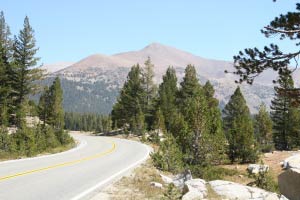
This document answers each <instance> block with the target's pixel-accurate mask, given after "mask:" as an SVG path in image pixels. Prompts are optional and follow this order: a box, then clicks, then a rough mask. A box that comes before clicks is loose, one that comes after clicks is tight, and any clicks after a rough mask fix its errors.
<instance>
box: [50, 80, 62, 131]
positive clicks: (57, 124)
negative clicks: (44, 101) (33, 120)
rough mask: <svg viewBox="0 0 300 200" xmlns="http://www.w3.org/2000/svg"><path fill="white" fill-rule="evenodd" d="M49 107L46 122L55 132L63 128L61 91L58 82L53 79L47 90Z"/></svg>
mask: <svg viewBox="0 0 300 200" xmlns="http://www.w3.org/2000/svg"><path fill="white" fill-rule="evenodd" d="M48 98H49V101H50V104H49V105H46V106H49V110H50V112H49V113H48V119H46V122H47V123H48V124H49V125H51V126H53V128H54V129H56V130H61V129H63V128H64V110H63V108H62V101H63V91H62V89H61V85H60V80H59V78H58V77H56V78H55V80H54V82H53V84H52V85H51V87H50V88H49V96H48Z"/></svg>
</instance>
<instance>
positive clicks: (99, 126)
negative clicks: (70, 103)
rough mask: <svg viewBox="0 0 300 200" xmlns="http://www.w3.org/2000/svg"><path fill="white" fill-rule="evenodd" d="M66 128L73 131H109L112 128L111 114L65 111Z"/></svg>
mask: <svg viewBox="0 0 300 200" xmlns="http://www.w3.org/2000/svg"><path fill="white" fill-rule="evenodd" d="M64 119H65V129H67V130H73V131H92V132H95V133H107V132H110V131H111V129H112V123H111V118H110V116H104V115H99V114H93V113H85V114H81V113H73V112H71V113H68V112H67V113H65V116H64Z"/></svg>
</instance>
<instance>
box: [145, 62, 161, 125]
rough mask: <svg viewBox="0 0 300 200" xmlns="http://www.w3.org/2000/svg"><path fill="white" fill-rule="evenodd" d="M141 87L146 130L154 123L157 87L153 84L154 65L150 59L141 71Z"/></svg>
mask: <svg viewBox="0 0 300 200" xmlns="http://www.w3.org/2000/svg"><path fill="white" fill-rule="evenodd" d="M142 75H143V85H144V90H145V102H144V115H145V120H146V123H147V126H148V129H149V128H151V126H152V125H153V123H154V118H155V107H154V103H155V102H154V99H155V97H156V94H157V86H156V84H155V83H154V80H153V79H154V65H153V64H152V62H151V59H150V57H148V59H147V60H146V61H145V67H144V68H143V71H142Z"/></svg>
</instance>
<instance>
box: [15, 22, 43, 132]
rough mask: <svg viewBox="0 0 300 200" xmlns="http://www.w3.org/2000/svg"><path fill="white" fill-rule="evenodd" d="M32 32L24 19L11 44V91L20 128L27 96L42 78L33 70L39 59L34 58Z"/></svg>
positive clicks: (33, 90)
mask: <svg viewBox="0 0 300 200" xmlns="http://www.w3.org/2000/svg"><path fill="white" fill-rule="evenodd" d="M35 43H36V41H35V38H34V30H33V29H32V27H31V26H30V24H29V19H28V17H25V20H24V25H23V29H22V30H21V31H20V33H19V35H18V37H15V38H14V43H13V63H12V66H13V67H12V71H13V73H12V83H11V86H12V90H13V91H14V92H13V94H12V95H13V96H14V97H15V98H14V99H15V102H14V104H15V105H16V112H17V115H16V116H17V119H16V123H17V126H18V127H20V126H21V123H22V122H21V121H22V119H23V118H24V117H25V114H23V112H24V108H23V106H24V102H25V101H26V99H27V98H28V95H29V94H31V93H32V92H35V91H36V89H37V85H36V83H35V81H36V80H39V79H40V78H41V77H42V72H41V70H40V69H37V68H33V67H35V66H36V64H37V61H38V60H39V58H36V57H35V54H36V52H37V50H38V48H36V45H35Z"/></svg>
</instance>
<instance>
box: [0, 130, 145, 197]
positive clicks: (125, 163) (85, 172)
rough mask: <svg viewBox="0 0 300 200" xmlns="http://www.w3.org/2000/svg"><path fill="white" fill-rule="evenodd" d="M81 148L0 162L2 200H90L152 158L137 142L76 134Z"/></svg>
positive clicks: (0, 194) (0, 192)
mask: <svg viewBox="0 0 300 200" xmlns="http://www.w3.org/2000/svg"><path fill="white" fill-rule="evenodd" d="M73 136H74V137H75V139H76V140H78V141H80V145H79V147H78V148H75V149H72V150H70V151H67V152H63V153H60V154H54V155H50V156H45V157H37V158H33V159H31V158H30V159H25V160H17V161H8V162H0V200H18V199H20V200H27V199H28V200H35V199H37V200H48V199H49V200H56V199H57V200H63V199H67V200H77V199H88V198H89V197H91V196H92V194H93V193H95V191H96V190H100V189H101V188H103V187H104V186H106V185H108V184H109V183H111V182H112V181H113V179H115V178H117V177H120V176H121V175H123V174H124V173H126V172H127V171H128V170H129V169H131V168H133V167H135V166H137V165H138V164H140V163H141V162H142V161H144V160H145V159H146V158H147V156H148V155H149V148H148V147H147V146H146V145H143V144H141V143H138V142H134V141H129V140H122V139H117V138H111V137H100V136H87V135H83V134H73Z"/></svg>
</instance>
